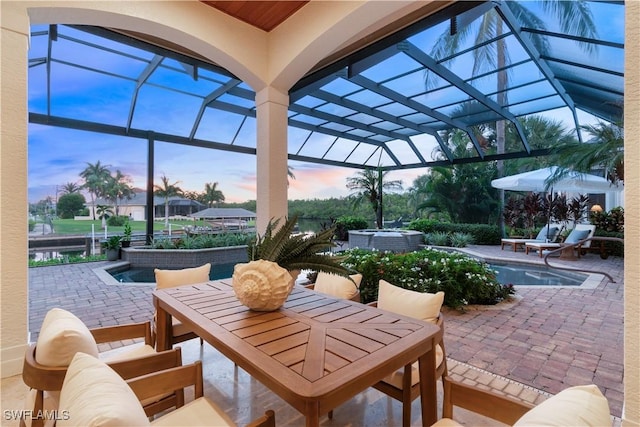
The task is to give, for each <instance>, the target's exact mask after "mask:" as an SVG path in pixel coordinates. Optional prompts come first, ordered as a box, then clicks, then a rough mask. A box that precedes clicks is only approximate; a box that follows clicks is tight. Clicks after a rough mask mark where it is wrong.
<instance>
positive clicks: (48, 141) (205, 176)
mask: <svg viewBox="0 0 640 427" xmlns="http://www.w3.org/2000/svg"><path fill="white" fill-rule="evenodd" d="M594 7H596V8H597V7H599V5H597V4H596V5H594ZM621 19H623V18H622V17H617V18H611V17H610V19H607V20H604V21H605V22H604V23H602V24H603V25H604V26H605V27H603V28H602V30H607V27H606V26H608V25H614V26H615V25H619V24H621V22H620V20H621ZM599 21H603V20H599ZM622 24H623V22H622ZM46 28H47V27H40V28H34V30H39V29H41V30H44V29H46ZM615 28H618V27H615ZM64 31H65V34H66V35H71V36H73V37H83V38H84V39H86V40H88V41H92V42H95V43H96V44H99V43H104V40H102V39H96V38H95V36H92V35H87V34H86V33H84V32H79V31H77V30H72V29H68V27H67V28H66V29H65V30H64ZM431 31H433V32H439V31H440V29H432V30H431ZM618 32H619V31H618ZM610 33H613V31H609V30H607V31H603V34H610ZM43 41H46V40H45V38H44V37H32V43H31V51H30V53H29V57H30V58H37V57H45V56H46V48H47V46H46V43H44V42H43ZM616 41H617V40H616ZM82 49H86V47H85V46H82V45H78V44H77V43H73V42H72V41H70V40H69V39H67V38H65V37H59V38H58V41H56V42H55V43H54V53H55V55H56V58H57V59H58V61H57V62H53V63H52V65H51V66H52V74H51V87H52V88H54V89H53V91H52V94H51V100H52V102H51V114H53V115H57V116H61V117H72V118H77V119H81V120H88V121H97V122H103V123H108V124H112V125H116V126H125V125H126V122H127V118H128V113H129V110H130V107H131V99H132V96H133V94H134V93H135V87H136V84H135V80H136V77H137V76H139V75H140V74H141V73H142V71H143V70H144V67H145V66H147V65H148V62H147V61H148V60H149V59H150V58H151V57H152V56H153V55H152V54H151V53H150V52H145V51H141V50H139V49H136V48H132V47H125V46H123V45H119V44H118V49H119V50H122V51H125V52H127V54H128V55H129V57H128V58H123V57H122V56H118V55H114V54H110V53H106V54H104V55H103V56H101V57H97V56H96V55H95V54H90V53H89V52H86V54H83V52H84V51H83V50H82ZM78 53H80V58H81V60H80V61H81V63H80V67H77V68H74V67H70V66H69V65H67V64H65V62H64V61H65V60H66V59H67V58H71V57H73V58H74V60H77V57H78ZM165 66H166V68H164V67H165ZM172 67H173V68H174V69H180V67H182V64H180V63H178V62H176V61H174V60H167V59H165V60H163V68H159V69H158V70H157V71H156V72H154V73H153V74H152V76H151V78H150V80H149V82H148V83H150V84H148V85H144V86H143V88H142V89H141V90H140V92H139V94H138V96H137V98H136V99H137V101H136V107H135V112H134V115H133V121H132V126H133V127H134V128H137V129H152V130H155V131H157V132H167V133H174V134H178V135H182V136H188V135H189V132H190V130H191V129H190V127H191V126H192V125H193V123H194V117H195V115H196V114H197V111H198V108H199V106H200V105H201V103H202V98H199V97H198V96H206V94H209V93H211V91H212V90H214V89H215V88H216V87H217V86H216V85H218V86H220V85H223V84H224V83H225V79H227V78H228V77H226V76H223V75H221V74H220V75H219V74H216V73H215V72H213V71H210V70H200V71H199V73H201V75H202V77H206V78H200V79H198V80H197V81H194V80H193V79H191V78H190V77H189V75H188V73H186V74H185V73H182V74H181V73H175V72H173V73H172V72H168V70H170V69H171V68H172ZM92 68H102V69H106V70H107V72H106V73H96V72H92ZM45 70H46V68H45V66H43V65H42V66H37V67H32V68H30V69H29V111H30V112H37V113H46V111H47V104H46V100H47V96H46V95H47V93H46V73H45ZM369 72H370V73H381V72H385V70H384V69H383V67H377V68H376V67H373V68H372V69H371V70H369ZM115 76H124V77H125V78H116V77H115ZM371 77H372V76H371ZM411 77H412V78H416V76H411ZM417 78H419V79H422V76H421V75H420V76H417ZM399 82H400V81H399ZM403 84H412V85H413V86H414V87H415V86H416V84H415V83H411V82H410V81H409V80H407V81H404V82H403ZM163 85H168V86H171V87H178V88H179V89H180V91H166V90H162V86H163ZM245 87H246V86H245ZM194 95H198V96H194ZM234 102H238V100H235V101H234ZM240 105H241V104H240ZM88 106H90V107H88ZM176 106H179V108H176ZM249 107H250V106H249ZM550 116H551V117H553V118H554V119H559V120H562V121H563V122H564V123H565V124H566V126H567V128H573V123H572V118H571V116H570V113H569V112H568V110H567V109H566V108H565V109H563V110H554V111H552V112H550ZM579 120H580V122H581V124H585V123H593V122H594V121H595V120H594V118H593V117H591V116H589V115H587V114H583V113H579ZM242 123H243V122H242V116H241V115H238V114H231V113H222V112H220V111H217V112H214V110H212V109H207V112H206V113H205V116H204V117H203V120H202V124H201V126H200V127H199V128H198V130H197V133H196V135H195V136H196V138H201V139H210V140H214V141H219V142H222V143H231V142H232V140H233V141H234V143H236V144H237V145H246V146H250V147H255V120H254V119H248V120H247V122H246V123H245V124H242ZM241 124H242V126H241ZM295 132H297V131H296V130H290V135H296V134H295ZM296 136H297V135H296ZM313 138H314V141H313V144H308V146H309V147H313V148H312V149H313V150H316V151H317V150H320V152H323V150H325V147H327V146H329V145H330V144H332V142H331V141H332V139H333V138H332V137H324V136H320V135H319V134H316V135H314V136H313ZM322 138H326V140H322ZM417 139H418V141H416V145H418V146H420V144H423V142H422V141H419V139H420V138H417ZM300 140H304V139H303V138H291V137H290V144H294V145H293V146H292V147H293V148H292V149H291V150H290V151H295V150H297V149H298V147H297V146H295V144H298V143H299V142H298V141H300ZM28 144H29V145H28V148H29V157H28V161H29V177H28V179H29V196H28V197H29V201H30V202H36V201H38V200H41V199H44V198H46V197H47V196H50V197H52V198H55V196H56V187H58V188H60V187H61V186H62V185H64V184H66V183H68V182H74V183H77V184H80V183H82V181H81V178H80V176H79V174H80V172H81V171H82V170H83V169H84V168H85V167H86V166H87V164H88V163H96V162H97V161H100V162H101V163H102V164H105V165H107V166H109V168H110V169H111V170H112V171H115V170H116V169H119V170H120V171H121V172H122V173H124V174H125V175H127V176H129V177H130V178H131V183H132V185H133V186H134V187H139V188H144V187H145V186H146V173H147V171H146V161H147V142H146V140H141V139H134V138H125V137H117V136H112V135H105V134H98V133H91V132H84V131H76V130H70V129H64V128H59V127H50V126H43V125H35V124H30V125H29V143H28ZM392 144H395V143H394V142H392ZM399 144H402V143H399ZM424 144H431V145H423V146H420V149H421V151H422V152H423V153H427V154H428V153H430V151H431V150H432V148H433V147H434V143H433V141H431V142H425V143H424ZM339 145H340V146H339V147H338V148H336V149H334V151H335V153H332V155H334V156H336V159H338V156H339V155H343V154H344V153H346V154H344V155H348V153H349V151H350V150H351V148H350V146H349V144H348V143H342V144H339ZM429 147H431V148H429ZM305 149H307V148H306V147H305ZM340 150H342V151H340ZM397 153H399V154H400V155H399V157H401V155H402V154H403V153H402V151H400V150H398V151H397ZM303 154H306V153H303ZM404 154H407V155H412V156H413V154H412V153H411V152H410V150H405V153H404ZM306 155H309V154H306ZM312 155H317V153H314V154H312ZM361 156H364V157H365V158H366V157H367V156H368V154H367V153H366V152H364V153H361ZM328 158H332V157H331V156H328ZM255 164H256V158H255V157H254V156H253V155H247V154H237V153H231V152H225V151H220V150H213V149H205V148H197V147H190V146H184V145H177V144H170V143H165V142H156V144H155V180H156V182H158V180H159V177H160V176H162V175H166V176H167V177H168V178H169V180H170V181H171V182H178V185H179V186H180V187H181V188H182V189H184V190H189V191H203V190H204V186H205V184H206V183H209V182H217V183H218V188H219V189H220V190H222V192H223V193H224V194H225V196H226V200H227V201H230V202H241V201H245V200H249V199H255V198H256V194H255V192H256V167H255ZM290 166H291V167H292V168H293V172H294V174H295V177H296V179H294V180H290V186H289V198H290V199H313V198H326V197H341V196H345V195H347V194H348V190H347V188H346V178H347V177H349V176H353V175H354V174H355V173H356V172H357V171H356V170H353V169H347V168H338V167H332V166H326V165H319V164H311V163H301V162H294V161H292V162H290ZM425 173H427V170H426V169H412V170H405V171H392V172H391V173H390V175H389V178H390V179H394V180H402V181H403V184H404V186H405V188H408V187H409V186H410V185H411V184H412V182H413V180H414V179H415V178H416V177H417V176H419V175H421V174H425Z"/></svg>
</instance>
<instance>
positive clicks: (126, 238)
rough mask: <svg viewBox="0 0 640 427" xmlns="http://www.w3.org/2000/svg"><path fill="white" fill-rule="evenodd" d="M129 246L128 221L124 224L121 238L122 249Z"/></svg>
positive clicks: (129, 225)
mask: <svg viewBox="0 0 640 427" xmlns="http://www.w3.org/2000/svg"><path fill="white" fill-rule="evenodd" d="M129 246H131V224H130V223H129V221H127V222H125V223H124V235H123V236H122V247H123V248H128V247H129Z"/></svg>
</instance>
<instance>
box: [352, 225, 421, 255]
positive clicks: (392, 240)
mask: <svg viewBox="0 0 640 427" xmlns="http://www.w3.org/2000/svg"><path fill="white" fill-rule="evenodd" d="M422 244H424V234H423V233H422V232H420V231H415V230H398V229H383V230H376V229H371V230H351V231H349V247H350V248H360V249H376V250H379V251H388V252H413V251H417V250H419V249H420V245H422Z"/></svg>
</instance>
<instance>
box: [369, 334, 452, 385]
mask: <svg viewBox="0 0 640 427" xmlns="http://www.w3.org/2000/svg"><path fill="white" fill-rule="evenodd" d="M443 360H444V351H442V347H440V346H439V345H438V346H436V366H440V364H441V363H442V361H443ZM403 375H404V368H402V369H398V370H397V371H395V372H394V373H393V374H391V375H388V376H386V377H384V378H383V379H382V381H384V382H385V383H387V384H389V385H392V386H394V387H395V388H397V389H399V390H402V376H403ZM419 382H420V368H419V362H414V363H413V364H412V365H411V385H412V386H414V385H416V384H418V383H419Z"/></svg>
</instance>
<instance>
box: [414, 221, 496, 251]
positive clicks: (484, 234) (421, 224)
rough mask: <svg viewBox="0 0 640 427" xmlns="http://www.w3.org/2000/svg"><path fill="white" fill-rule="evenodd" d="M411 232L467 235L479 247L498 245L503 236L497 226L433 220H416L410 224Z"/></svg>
mask: <svg viewBox="0 0 640 427" xmlns="http://www.w3.org/2000/svg"><path fill="white" fill-rule="evenodd" d="M407 228H409V229H410V230H416V231H422V232H423V233H425V234H427V233H435V232H442V233H447V234H451V233H458V232H459V233H466V234H470V235H471V236H472V237H473V242H474V243H475V244H478V245H497V244H499V243H500V239H501V238H502V234H501V233H500V228H499V227H498V226H497V225H488V224H454V223H452V222H441V221H437V220H433V219H416V220H413V221H411V222H410V223H409V226H408V227H407Z"/></svg>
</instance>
